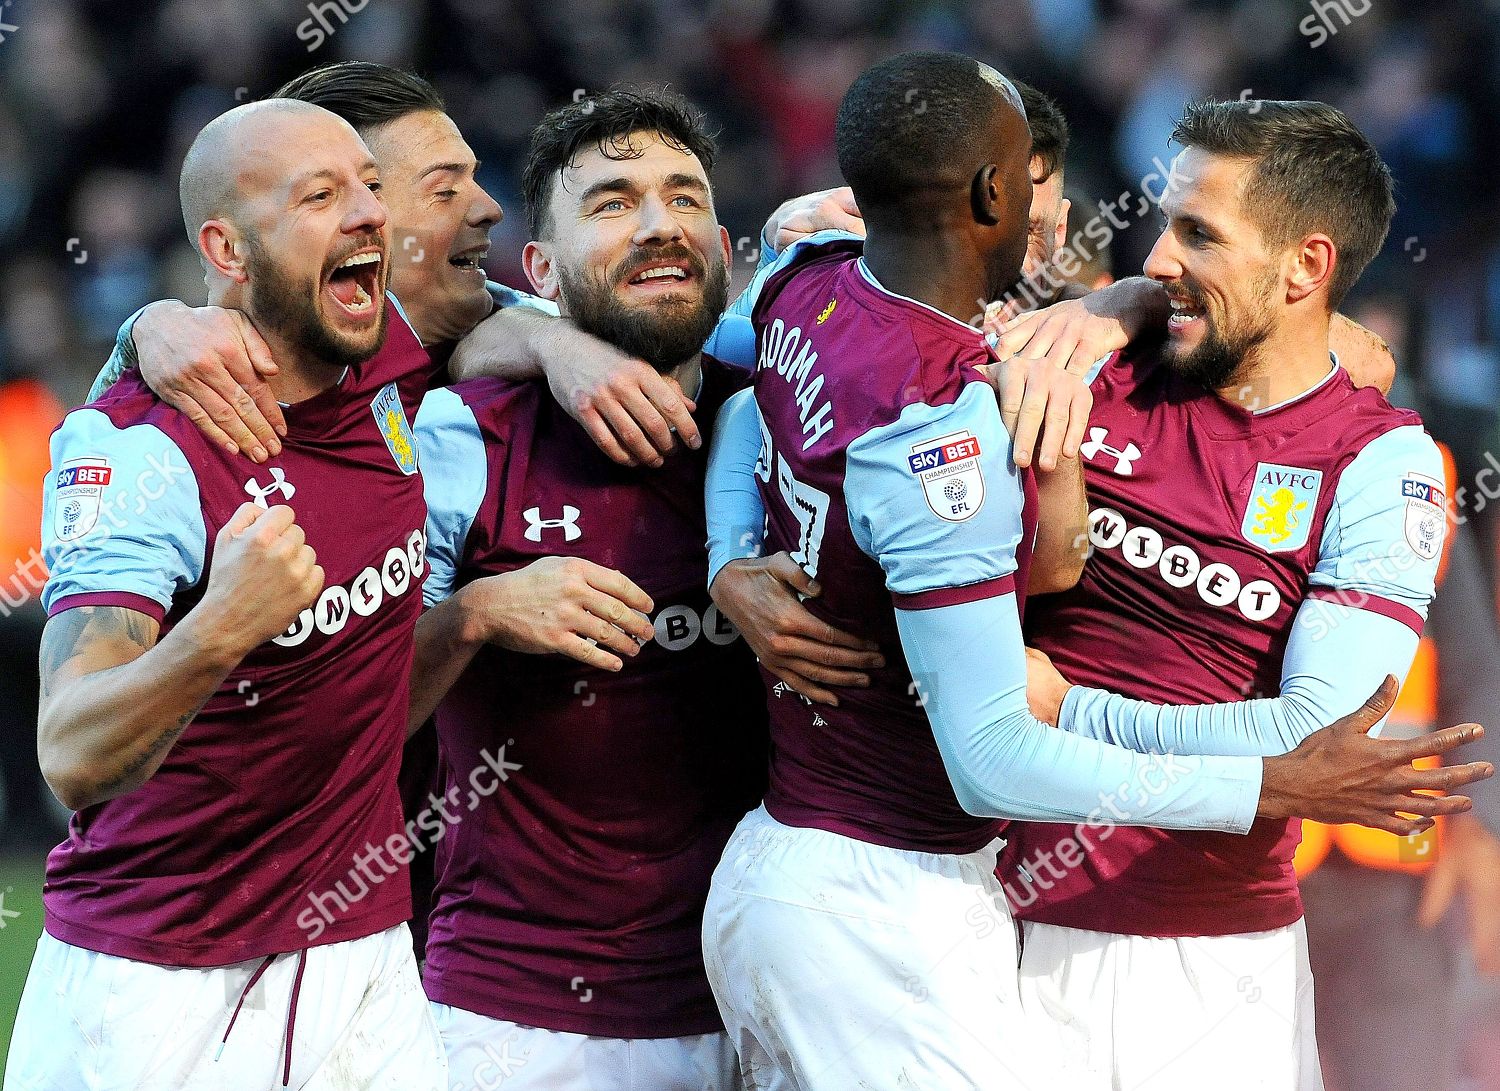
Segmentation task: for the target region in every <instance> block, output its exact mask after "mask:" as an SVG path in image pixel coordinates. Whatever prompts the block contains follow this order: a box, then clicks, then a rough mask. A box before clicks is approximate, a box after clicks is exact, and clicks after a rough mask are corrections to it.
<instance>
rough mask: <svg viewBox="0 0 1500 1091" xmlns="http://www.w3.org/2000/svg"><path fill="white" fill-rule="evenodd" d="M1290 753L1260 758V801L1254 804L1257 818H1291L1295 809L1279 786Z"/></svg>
mask: <svg viewBox="0 0 1500 1091" xmlns="http://www.w3.org/2000/svg"><path fill="white" fill-rule="evenodd" d="M1290 758H1291V755H1290V754H1277V755H1275V756H1273V757H1265V758H1261V760H1260V802H1259V803H1258V804H1257V805H1256V808H1255V814H1256V817H1258V818H1292V817H1295V809H1294V808H1293V807H1292V806H1291V801H1290V800H1289V799H1288V798H1287V796H1286V793H1285V792H1283V791H1282V788H1281V779H1282V778H1281V774H1282V772H1283V771H1284V770H1285V767H1286V764H1287V762H1288V760H1290Z"/></svg>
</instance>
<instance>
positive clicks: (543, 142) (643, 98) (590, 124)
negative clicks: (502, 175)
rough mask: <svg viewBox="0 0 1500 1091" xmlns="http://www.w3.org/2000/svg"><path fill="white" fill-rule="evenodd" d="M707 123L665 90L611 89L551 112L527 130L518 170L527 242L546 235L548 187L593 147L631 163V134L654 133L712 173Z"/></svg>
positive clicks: (714, 148) (713, 146)
mask: <svg viewBox="0 0 1500 1091" xmlns="http://www.w3.org/2000/svg"><path fill="white" fill-rule="evenodd" d="M706 124H707V123H706V121H705V120H704V117H703V114H702V113H701V112H699V111H698V110H697V109H696V108H695V107H694V106H693V105H692V104H691V103H689V102H688V100H687V99H685V98H683V97H682V96H681V95H679V94H676V93H674V92H672V91H667V90H664V89H663V90H646V89H628V88H615V89H613V90H610V91H601V92H599V93H597V94H592V95H586V96H584V97H582V98H580V99H577V100H576V101H574V102H570V103H568V104H567V105H566V106H563V107H560V108H559V109H556V110H553V111H552V112H551V113H549V114H548V115H547V116H546V117H544V118H542V120H541V123H540V124H538V125H537V127H536V128H535V129H533V130H532V131H531V143H530V146H529V147H528V148H527V150H526V164H525V166H523V167H522V168H521V193H522V195H523V196H524V197H525V198H526V219H527V223H528V224H529V225H530V226H531V237H532V238H534V239H539V238H541V237H542V236H543V235H544V234H545V233H546V230H547V228H548V223H547V207H548V204H549V202H550V201H551V199H552V187H553V185H554V184H555V183H556V182H557V179H558V176H559V175H560V174H561V173H562V172H563V171H564V170H566V169H567V167H568V166H569V165H570V164H571V163H572V162H573V160H574V159H576V158H577V157H578V153H579V152H580V151H583V150H585V149H588V148H595V147H597V148H598V149H599V150H600V151H601V152H603V153H604V155H606V156H607V157H609V158H610V159H617V160H623V159H636V158H639V156H640V152H639V151H638V150H636V149H635V148H633V147H632V145H631V141H630V138H631V137H632V136H633V135H634V134H636V133H656V134H657V135H658V136H660V137H661V138H662V140H663V141H664V142H665V143H666V144H667V145H669V146H670V147H673V148H675V149H677V150H678V151H681V152H686V153H688V154H690V155H695V156H697V157H698V161H699V162H701V163H702V164H703V170H704V172H705V173H707V172H708V171H710V170H712V169H713V165H714V157H715V156H716V155H717V154H718V150H719V145H718V143H717V142H716V141H715V140H714V136H713V134H712V133H710V132H709V131H708V129H707V127H706Z"/></svg>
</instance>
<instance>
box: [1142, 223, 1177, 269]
mask: <svg viewBox="0 0 1500 1091" xmlns="http://www.w3.org/2000/svg"><path fill="white" fill-rule="evenodd" d="M1144 272H1145V274H1146V275H1147V276H1148V277H1150V278H1151V279H1152V280H1159V281H1162V282H1166V281H1169V280H1179V279H1181V277H1182V263H1181V262H1180V261H1178V260H1177V253H1176V244H1175V243H1174V242H1173V239H1172V233H1171V232H1170V231H1163V232H1162V233H1161V236H1160V237H1159V238H1158V239H1157V240H1156V245H1155V246H1153V247H1152V248H1151V253H1149V254H1147V255H1146V265H1145V268H1144Z"/></svg>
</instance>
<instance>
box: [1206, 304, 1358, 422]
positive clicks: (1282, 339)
mask: <svg viewBox="0 0 1500 1091" xmlns="http://www.w3.org/2000/svg"><path fill="white" fill-rule="evenodd" d="M1328 322H1329V316H1328V315H1327V314H1324V313H1321V312H1320V313H1319V314H1318V315H1317V316H1316V317H1315V318H1304V317H1303V316H1300V315H1298V316H1296V317H1295V319H1293V320H1289V321H1283V322H1280V323H1278V324H1277V327H1276V328H1275V329H1274V330H1272V331H1271V333H1270V334H1269V335H1268V336H1267V337H1266V339H1265V340H1264V341H1262V342H1261V343H1260V344H1258V345H1256V346H1255V347H1254V348H1252V349H1250V351H1249V352H1247V353H1246V354H1245V359H1244V360H1243V361H1241V363H1240V366H1239V367H1238V368H1236V369H1235V373H1234V375H1233V376H1232V377H1231V379H1230V381H1229V382H1228V383H1227V384H1225V385H1224V386H1221V387H1220V388H1219V389H1217V390H1216V391H1214V393H1216V394H1217V395H1218V396H1219V397H1221V398H1223V399H1224V400H1225V401H1227V402H1230V403H1231V404H1233V405H1239V406H1242V407H1243V408H1245V409H1251V410H1254V409H1258V408H1260V409H1263V408H1265V407H1266V406H1271V405H1280V404H1281V403H1282V402H1285V401H1290V400H1291V399H1292V398H1295V397H1297V396H1298V395H1300V394H1305V393H1307V392H1308V391H1309V390H1311V389H1312V388H1313V387H1315V386H1317V385H1318V384H1319V383H1320V382H1322V381H1323V380H1324V379H1325V378H1327V376H1328V369H1329V368H1330V367H1331V366H1332V362H1331V361H1330V360H1329V358H1328Z"/></svg>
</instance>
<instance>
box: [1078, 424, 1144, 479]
mask: <svg viewBox="0 0 1500 1091" xmlns="http://www.w3.org/2000/svg"><path fill="white" fill-rule="evenodd" d="M1107 435H1109V429H1108V428H1090V429H1089V438H1088V442H1087V443H1085V444H1084V445H1083V446H1082V447H1080V448H1078V449H1079V451H1081V452H1082V453H1083V457H1084V458H1086V459H1088V460H1089V461H1090V462H1092V461H1093V460H1094V458H1095V456H1096V455H1099V454H1101V453H1103V454H1106V455H1114V456H1115V473H1117V474H1121V475H1123V476H1125V477H1129V476H1130V475H1131V474H1133V473H1134V472H1135V460H1136V459H1138V458H1140V457H1141V449H1140V448H1139V447H1137V446H1136V445H1135V444H1134V443H1126V444H1125V450H1123V451H1120V450H1116V449H1115V448H1113V447H1111V446H1109V444H1107V443H1105V442H1104V437H1105V436H1107Z"/></svg>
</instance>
